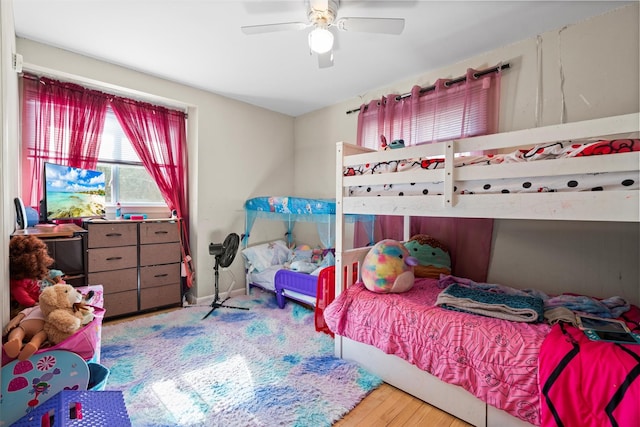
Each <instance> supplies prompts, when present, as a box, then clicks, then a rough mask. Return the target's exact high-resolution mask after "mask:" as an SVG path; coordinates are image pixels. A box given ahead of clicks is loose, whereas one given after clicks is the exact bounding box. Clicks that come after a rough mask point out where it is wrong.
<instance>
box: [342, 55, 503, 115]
mask: <svg viewBox="0 0 640 427" xmlns="http://www.w3.org/2000/svg"><path fill="white" fill-rule="evenodd" d="M509 68H511V65H510V64H509V63H508V62H507V63H506V64H501V65H496V66H495V67H491V68H487V69H486V70H482V71H478V72H477V73H474V74H473V76H474V77H476V78H478V77H482V76H485V75H487V74H491V73H495V72H497V71H501V70H506V69H509ZM466 80H467V76H460V77H456V78H455V79H451V80H448V81H447V83H446V85H447V86H450V85H452V84H456V83H462V82H464V81H466ZM435 88H436V85H431V86H427V87H423V88H421V89H420V93H421V94H423V93H426V92H430V91H432V90H434V89H435ZM410 96H411V92H409V93H403V94H402V95H398V96H396V101H399V100H401V99H404V98H408V97H410ZM364 108H365V109H366V108H367V106H366V105H365V107H364ZM359 111H360V108H354V109H353V110H348V111H347V114H352V113H357V112H359Z"/></svg>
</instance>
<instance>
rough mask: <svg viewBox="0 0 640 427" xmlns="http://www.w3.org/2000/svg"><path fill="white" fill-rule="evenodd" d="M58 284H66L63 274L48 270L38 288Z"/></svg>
mask: <svg viewBox="0 0 640 427" xmlns="http://www.w3.org/2000/svg"><path fill="white" fill-rule="evenodd" d="M58 283H67V282H65V281H64V273H63V272H62V271H60V270H49V274H48V275H47V277H45V278H44V280H42V281H41V282H40V288H41V289H44V288H46V287H47V286H53V285H57V284H58Z"/></svg>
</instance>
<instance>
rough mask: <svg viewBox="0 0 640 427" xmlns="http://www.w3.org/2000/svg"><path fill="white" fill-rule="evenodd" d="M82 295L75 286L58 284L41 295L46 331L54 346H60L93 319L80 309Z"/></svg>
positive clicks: (41, 307) (44, 290)
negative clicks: (59, 344)
mask: <svg viewBox="0 0 640 427" xmlns="http://www.w3.org/2000/svg"><path fill="white" fill-rule="evenodd" d="M81 302H82V293H80V292H79V291H78V290H76V289H75V288H74V287H73V286H71V285H67V284H58V285H53V286H49V287H46V288H44V289H43V290H42V293H41V294H40V309H41V310H42V314H44V318H45V323H44V331H45V332H46V334H47V337H48V339H49V341H50V342H51V343H52V344H58V343H60V342H61V341H64V340H65V339H67V338H68V337H70V336H71V335H73V334H74V333H75V332H76V331H77V330H78V329H80V327H81V326H82V325H83V324H85V322H86V323H88V321H87V320H88V319H89V318H90V319H89V321H91V319H92V318H93V313H91V315H88V314H87V313H86V312H85V311H84V310H82V309H81V308H78V305H77V304H79V303H81Z"/></svg>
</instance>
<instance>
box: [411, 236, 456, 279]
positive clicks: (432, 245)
mask: <svg viewBox="0 0 640 427" xmlns="http://www.w3.org/2000/svg"><path fill="white" fill-rule="evenodd" d="M404 246H405V247H406V248H407V249H408V250H409V253H410V254H411V255H412V256H414V257H415V258H416V259H417V260H418V265H416V266H415V268H414V270H413V271H414V274H415V275H416V277H430V278H432V279H438V278H440V274H451V257H450V256H449V249H447V247H446V246H445V245H444V244H442V243H441V242H440V241H438V240H436V239H434V238H433V237H431V236H429V235H428V234H416V235H415V236H413V237H411V239H409V240H408V241H406V242H405V244H404Z"/></svg>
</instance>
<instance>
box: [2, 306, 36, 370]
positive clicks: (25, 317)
mask: <svg viewBox="0 0 640 427" xmlns="http://www.w3.org/2000/svg"><path fill="white" fill-rule="evenodd" d="M2 336H3V337H4V336H7V342H6V343H5V344H4V345H3V346H2V348H4V352H5V353H6V354H7V356H9V357H10V358H12V359H15V358H16V357H17V358H18V360H21V361H22V360H26V359H28V358H29V357H31V356H32V355H33V353H35V352H36V351H38V349H39V348H40V346H41V345H42V344H43V343H44V342H45V341H46V339H47V334H46V332H45V331H44V315H43V314H42V310H40V307H39V306H37V305H36V306H33V307H27V308H25V309H24V310H22V311H21V312H20V313H18V315H17V316H15V317H13V318H12V319H11V321H10V322H9V324H8V325H7V326H6V327H5V328H4V329H3V331H2ZM25 340H29V341H28V342H27V343H24V341H25Z"/></svg>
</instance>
